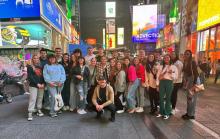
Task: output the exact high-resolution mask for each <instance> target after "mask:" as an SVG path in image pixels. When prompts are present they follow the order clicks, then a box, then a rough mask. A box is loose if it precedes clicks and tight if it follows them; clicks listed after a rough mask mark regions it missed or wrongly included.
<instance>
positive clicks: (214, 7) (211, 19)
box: [197, 0, 220, 30]
mask: <svg viewBox="0 0 220 139" xmlns="http://www.w3.org/2000/svg"><path fill="white" fill-rule="evenodd" d="M219 7H220V1H219V0H215V1H213V0H199V5H198V19H197V30H202V29H205V28H208V27H210V26H213V25H215V24H218V23H220V8H219Z"/></svg>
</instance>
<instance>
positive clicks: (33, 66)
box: [30, 54, 40, 69]
mask: <svg viewBox="0 0 220 139" xmlns="http://www.w3.org/2000/svg"><path fill="white" fill-rule="evenodd" d="M34 57H38V58H39V55H38V54H33V55H32V58H31V62H30V66H31V67H32V68H33V69H35V64H34ZM37 64H40V61H39V63H37Z"/></svg>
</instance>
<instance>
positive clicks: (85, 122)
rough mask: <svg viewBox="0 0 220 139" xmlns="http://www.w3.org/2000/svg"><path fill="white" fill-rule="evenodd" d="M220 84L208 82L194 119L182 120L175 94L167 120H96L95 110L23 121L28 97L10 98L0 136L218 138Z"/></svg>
mask: <svg viewBox="0 0 220 139" xmlns="http://www.w3.org/2000/svg"><path fill="white" fill-rule="evenodd" d="M219 90H220V85H219V84H217V85H214V84H212V83H208V85H207V88H206V90H205V92H204V93H202V94H200V96H199V99H198V103H197V109H196V119H195V120H189V121H184V120H182V119H181V115H182V114H184V113H185V110H186V96H185V94H184V92H183V91H179V93H178V102H177V109H178V112H177V113H176V114H175V115H174V116H172V117H171V118H170V119H168V120H163V119H161V118H156V117H155V116H151V115H149V114H148V113H149V106H146V108H145V112H144V113H142V114H127V113H124V114H117V116H116V121H115V122H114V123H112V122H108V120H107V118H108V116H109V115H110V114H109V113H107V112H106V113H105V115H104V118H103V119H101V120H96V119H95V118H94V117H95V113H88V114H86V115H78V114H75V113H70V112H64V113H62V114H61V115H59V116H58V117H57V118H51V117H49V116H47V115H45V116H44V117H37V116H35V117H34V120H33V121H31V122H29V121H27V104H28V96H27V95H22V96H17V97H15V98H14V101H13V103H11V104H0V139H70V138H71V139H154V138H155V139H216V138H217V139H220V137H219V135H220V101H219V100H220V91H219Z"/></svg>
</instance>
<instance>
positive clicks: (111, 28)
mask: <svg viewBox="0 0 220 139" xmlns="http://www.w3.org/2000/svg"><path fill="white" fill-rule="evenodd" d="M106 31H107V33H110V34H114V33H115V19H107V20H106Z"/></svg>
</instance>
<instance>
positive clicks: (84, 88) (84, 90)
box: [76, 81, 88, 109]
mask: <svg viewBox="0 0 220 139" xmlns="http://www.w3.org/2000/svg"><path fill="white" fill-rule="evenodd" d="M76 90H77V92H78V93H79V104H78V108H79V109H85V108H86V104H87V100H86V98H87V94H88V83H87V82H84V81H81V82H80V83H79V84H77V85H76Z"/></svg>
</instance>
